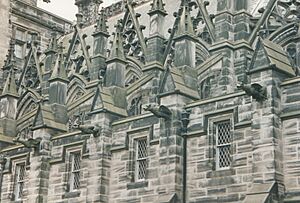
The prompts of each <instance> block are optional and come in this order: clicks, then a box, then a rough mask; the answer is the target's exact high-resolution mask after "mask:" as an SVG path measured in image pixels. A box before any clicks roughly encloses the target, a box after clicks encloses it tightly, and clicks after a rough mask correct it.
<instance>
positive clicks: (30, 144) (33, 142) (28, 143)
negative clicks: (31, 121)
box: [13, 137, 42, 148]
mask: <svg viewBox="0 0 300 203" xmlns="http://www.w3.org/2000/svg"><path fill="white" fill-rule="evenodd" d="M41 141H42V138H40V137H39V138H36V139H33V138H29V139H28V140H20V137H17V138H15V139H13V142H14V143H20V144H22V145H24V147H26V148H37V147H38V146H39V144H40V142H41Z"/></svg>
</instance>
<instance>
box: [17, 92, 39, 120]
mask: <svg viewBox="0 0 300 203" xmlns="http://www.w3.org/2000/svg"><path fill="white" fill-rule="evenodd" d="M40 99H41V97H40V95H39V94H38V93H37V92H35V91H34V90H32V89H27V90H26V92H25V93H24V94H23V95H22V96H21V98H20V99H19V101H18V105H17V119H19V118H21V117H22V116H23V115H25V114H27V113H30V112H32V111H34V110H36V109H37V106H38V105H37V103H38V101H39V100H40Z"/></svg>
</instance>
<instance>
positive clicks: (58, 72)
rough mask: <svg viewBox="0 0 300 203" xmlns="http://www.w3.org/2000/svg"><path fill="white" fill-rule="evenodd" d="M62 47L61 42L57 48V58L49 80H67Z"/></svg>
mask: <svg viewBox="0 0 300 203" xmlns="http://www.w3.org/2000/svg"><path fill="white" fill-rule="evenodd" d="M63 50H64V47H63V43H62V42H61V43H60V45H59V46H58V57H57V61H56V63H55V66H54V69H53V72H52V74H51V77H50V80H54V79H60V80H64V81H66V80H68V79H67V71H66V68H65V63H64V53H63Z"/></svg>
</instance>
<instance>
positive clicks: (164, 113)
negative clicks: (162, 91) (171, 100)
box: [144, 104, 172, 120]
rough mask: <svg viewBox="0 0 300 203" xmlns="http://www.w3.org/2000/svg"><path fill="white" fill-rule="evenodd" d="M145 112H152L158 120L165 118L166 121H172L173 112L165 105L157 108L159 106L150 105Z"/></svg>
mask: <svg viewBox="0 0 300 203" xmlns="http://www.w3.org/2000/svg"><path fill="white" fill-rule="evenodd" d="M144 110H145V111H150V112H151V113H153V114H154V116H156V117H157V118H163V119H166V120H170V119H171V116H172V112H171V111H170V109H169V108H168V107H166V106H163V105H161V106H157V105H152V104H149V105H146V106H145V107H144Z"/></svg>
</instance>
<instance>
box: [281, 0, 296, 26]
mask: <svg viewBox="0 0 300 203" xmlns="http://www.w3.org/2000/svg"><path fill="white" fill-rule="evenodd" d="M277 10H278V12H279V14H280V15H281V16H282V17H283V19H284V20H285V21H287V22H294V21H296V20H300V0H279V1H278V3H277Z"/></svg>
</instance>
